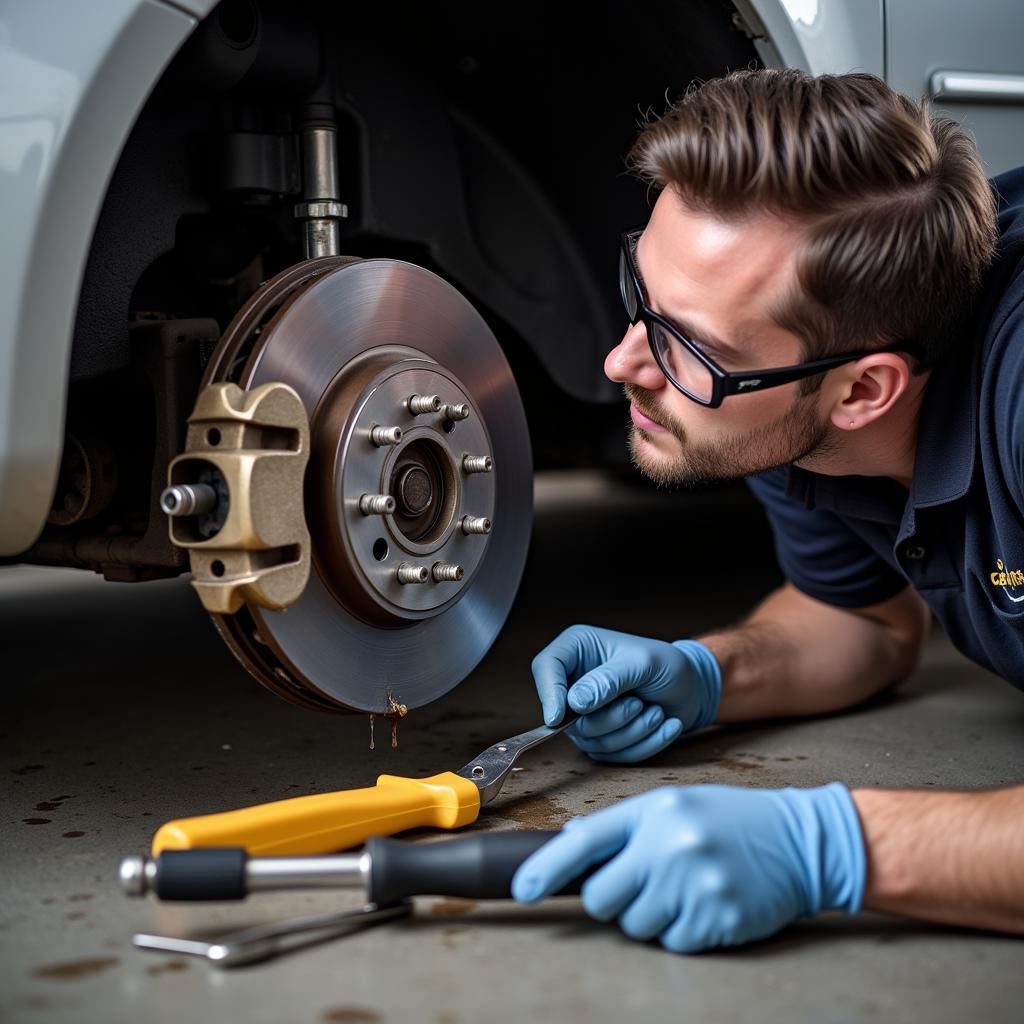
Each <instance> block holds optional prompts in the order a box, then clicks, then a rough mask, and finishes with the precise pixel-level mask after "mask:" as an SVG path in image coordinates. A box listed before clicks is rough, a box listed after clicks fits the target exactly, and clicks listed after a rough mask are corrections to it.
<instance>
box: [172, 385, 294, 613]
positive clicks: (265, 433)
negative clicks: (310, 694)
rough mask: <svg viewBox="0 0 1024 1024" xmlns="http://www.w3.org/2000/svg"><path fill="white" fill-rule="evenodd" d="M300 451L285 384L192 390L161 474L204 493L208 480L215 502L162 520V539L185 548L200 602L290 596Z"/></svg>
mask: <svg viewBox="0 0 1024 1024" xmlns="http://www.w3.org/2000/svg"><path fill="white" fill-rule="evenodd" d="M308 461H309V421H308V418H307V416H306V409H305V406H304V405H303V404H302V399H300V398H299V396H298V394H296V392H295V391H294V390H293V389H292V388H290V387H289V386H288V385H287V384H282V383H277V382H275V383H269V384H262V385H260V386H259V387H257V388H255V389H253V390H252V391H243V390H242V389H241V388H240V387H238V386H237V385H236V384H230V383H221V384H210V385H208V386H207V387H206V388H204V389H203V390H202V391H201V392H200V393H199V397H198V398H197V400H196V404H195V408H194V409H193V411H192V415H191V416H189V419H188V433H187V435H186V438H185V451H184V452H182V454H181V455H179V456H177V457H176V458H175V459H173V460H172V461H171V464H170V466H169V467H168V470H167V481H168V485H169V488H174V487H176V486H182V485H187V486H192V487H193V488H194V486H195V485H196V483H197V482H203V483H205V486H206V491H207V494H209V493H210V482H211V481H212V482H213V485H214V486H213V491H215V492H216V494H217V503H216V506H215V507H214V509H212V510H204V511H205V514H203V515H199V514H194V515H189V514H185V515H181V514H172V515H171V516H170V518H169V521H168V522H169V530H170V537H171V542H172V543H173V544H175V545H177V546H178V547H181V548H186V549H188V553H189V561H190V563H191V568H192V586H193V587H195V589H196V592H197V593H198V594H199V599H200V601H202V603H203V607H204V608H205V609H206V610H207V611H208V612H212V613H214V614H219V615H231V614H233V613H234V612H236V611H238V609H239V608H241V607H242V605H243V604H256V605H259V606H260V607H262V608H269V609H272V610H275V611H280V610H283V609H285V608H287V607H288V606H289V605H291V604H293V603H294V602H295V601H296V600H298V598H299V595H300V594H301V593H302V591H303V590H304V589H305V586H306V581H307V580H308V579H309V564H310V541H309V530H308V529H307V528H306V517H305V512H304V508H303V481H304V475H305V470H306V463H307V462H308ZM201 485H202V483H201ZM165 493H166V492H165ZM211 522H212V523H213V524H214V525H213V527H212V535H211V525H210V524H211ZM218 527H219V528H218Z"/></svg>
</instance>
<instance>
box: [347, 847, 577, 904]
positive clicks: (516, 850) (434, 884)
mask: <svg viewBox="0 0 1024 1024" xmlns="http://www.w3.org/2000/svg"><path fill="white" fill-rule="evenodd" d="M556 835H558V833H557V832H486V833H480V834H479V835H470V836H461V837H460V838H458V839H446V840H443V841H438V842H436V843H409V842H403V841H401V840H396V839H380V838H378V839H368V840H367V841H366V852H367V853H369V855H370V884H369V892H368V893H367V898H368V899H369V900H370V902H371V903H376V904H377V905H378V906H382V907H386V906H389V905H390V904H392V903H397V902H398V901H399V900H403V899H406V898H407V897H409V896H463V897H465V898H466V899H473V900H507V899H509V898H510V897H511V895H512V892H511V886H512V876H513V875H514V874H515V873H516V869H517V868H518V867H519V865H520V864H522V863H523V861H524V860H526V858H527V857H529V856H530V854H531V853H533V852H534V851H535V850H537V849H538V848H539V847H541V846H543V845H544V844H545V843H546V842H547V841H548V840H549V839H551V838H552V837H553V836H556ZM591 873H592V872H591V871H588V872H586V873H585V874H584V875H581V876H580V877H579V878H577V879H574V880H573V881H572V882H570V883H569V885H568V886H566V888H565V889H563V890H562V891H561V892H560V893H559V894H558V895H560V896H574V895H579V891H580V887H581V886H582V884H583V881H584V879H585V878H586V877H587V876H588V875H590V874H591Z"/></svg>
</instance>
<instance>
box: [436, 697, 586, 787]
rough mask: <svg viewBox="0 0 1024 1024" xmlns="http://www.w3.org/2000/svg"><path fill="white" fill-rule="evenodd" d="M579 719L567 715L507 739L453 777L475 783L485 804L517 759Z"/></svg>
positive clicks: (486, 751)
mask: <svg viewBox="0 0 1024 1024" xmlns="http://www.w3.org/2000/svg"><path fill="white" fill-rule="evenodd" d="M579 717H580V716H579V715H572V714H567V715H566V716H565V718H563V719H562V721H561V722H559V724H558V725H542V726H539V727H538V728H536V729H530V731H529V732H521V733H519V735H518V736H510V737H509V738H508V739H507V740H501V742H499V743H495V744H493V746H490V747H488V748H487V749H486V750H484V751H482V752H481V753H480V754H478V755H477V756H476V758H475V759H474V760H472V761H470V762H469V764H467V765H463V767H461V768H460V769H459V770H458V771H457V772H456V773H455V774H456V775H461V776H462V778H464V779H469V780H470V781H471V782H475V783H476V785H477V788H478V789H479V790H480V803H481V805H482V804H488V803H490V802H491V801H492V800H493V799H494V798H495V797H496V796H497V795H498V793H500V792H501V787H502V786H503V785H504V783H505V779H506V778H507V777H508V774H509V772H511V771H512V766H513V765H514V764H515V763H516V761H517V760H518V759H519V755H520V754H522V753H524V752H525V751H527V750H531V749H532V748H533V747H536V746H539V745H540V744H541V743H543V742H544V741H545V740H549V739H551V737H552V736H557V735H558V734H559V733H560V732H564V731H565V730H566V729H568V728H569V726H570V725H572V724H573V723H574V722H575V721H576V720H577V719H578V718H579Z"/></svg>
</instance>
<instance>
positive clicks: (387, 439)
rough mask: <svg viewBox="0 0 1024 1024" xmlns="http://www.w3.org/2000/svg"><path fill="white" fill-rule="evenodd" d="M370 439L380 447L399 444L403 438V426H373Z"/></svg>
mask: <svg viewBox="0 0 1024 1024" xmlns="http://www.w3.org/2000/svg"><path fill="white" fill-rule="evenodd" d="M370 440H371V441H372V442H373V443H374V444H375V445H376V446H377V447H378V448H385V447H387V446H388V445H394V444H398V442H399V441H401V440H402V428H401V427H371V428H370Z"/></svg>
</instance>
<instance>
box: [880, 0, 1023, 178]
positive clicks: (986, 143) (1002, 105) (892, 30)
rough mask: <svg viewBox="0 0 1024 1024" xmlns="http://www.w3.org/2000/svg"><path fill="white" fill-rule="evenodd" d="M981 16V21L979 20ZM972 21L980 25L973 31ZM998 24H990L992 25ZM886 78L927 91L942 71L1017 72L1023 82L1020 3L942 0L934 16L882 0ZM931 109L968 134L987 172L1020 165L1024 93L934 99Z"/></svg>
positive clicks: (900, 1)
mask: <svg viewBox="0 0 1024 1024" xmlns="http://www.w3.org/2000/svg"><path fill="white" fill-rule="evenodd" d="M982 19H984V20H983V22H982ZM979 25H982V30H981V31H979ZM996 26H998V27H999V31H994V29H995V27H996ZM886 37H887V51H886V52H887V64H888V67H887V72H886V73H887V77H888V81H889V84H890V85H891V86H892V87H893V88H894V89H899V90H900V92H905V93H907V94H909V95H911V96H922V95H926V94H930V93H931V94H933V93H932V89H931V85H932V80H933V77H934V76H935V75H936V73H938V72H942V71H966V72H973V73H975V74H977V73H979V72H989V73H993V74H996V75H1003V76H1006V75H1015V76H1018V80H1019V81H1020V83H1022V84H1024V4H1022V3H1021V2H1020V0H985V3H984V4H983V5H977V6H975V5H971V4H959V3H944V4H942V9H941V17H927V18H922V17H921V10H920V4H919V3H915V2H913V0H887V4H886ZM935 106H936V108H937V109H939V110H942V111H944V112H945V113H948V114H949V115H950V116H951V117H955V118H956V119H957V120H958V121H960V122H962V123H963V124H964V125H966V126H967V128H968V129H970V131H971V132H972V133H973V134H974V137H975V139H976V140H977V142H978V148H979V150H980V151H981V154H982V157H983V159H984V161H985V170H986V171H987V172H988V174H990V175H996V174H1000V173H1001V172H1002V171H1006V170H1009V169H1010V168H1011V167H1019V166H1020V165H1021V164H1024V98H1022V97H1021V95H1020V93H1018V94H1017V98H1016V100H1010V101H1007V100H995V99H987V98H986V97H985V96H984V95H983V94H982V95H979V96H978V97H977V98H975V99H973V100H971V101H970V102H947V101H944V100H941V99H939V100H937V101H936V103H935Z"/></svg>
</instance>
